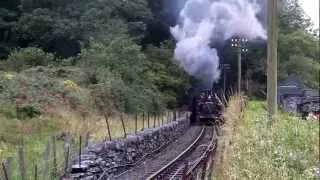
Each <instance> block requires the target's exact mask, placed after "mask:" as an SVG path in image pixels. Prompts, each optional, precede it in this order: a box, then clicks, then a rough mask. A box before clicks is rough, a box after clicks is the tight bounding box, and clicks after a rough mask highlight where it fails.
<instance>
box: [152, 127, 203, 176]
mask: <svg viewBox="0 0 320 180" xmlns="http://www.w3.org/2000/svg"><path fill="white" fill-rule="evenodd" d="M204 131H205V126H203V127H202V129H201V132H200V133H199V136H198V137H197V138H196V139H195V140H194V141H193V143H192V144H190V145H189V146H188V148H186V149H185V150H184V151H183V152H181V153H180V154H179V155H178V156H177V157H176V158H174V159H173V160H171V161H170V162H169V163H167V164H166V165H165V166H163V167H162V168H161V169H159V170H158V171H157V172H155V173H153V174H152V175H150V176H149V177H148V178H147V180H152V179H156V177H157V176H159V175H160V174H161V173H163V172H165V171H166V170H167V169H168V168H169V167H170V166H172V165H173V164H174V163H176V162H177V161H178V160H180V159H181V158H182V157H183V156H184V155H185V154H187V153H188V152H189V151H190V150H191V149H192V148H193V147H194V146H195V145H196V144H197V143H198V142H199V141H200V139H201V137H202V136H203V134H204Z"/></svg>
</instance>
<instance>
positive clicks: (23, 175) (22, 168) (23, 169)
mask: <svg viewBox="0 0 320 180" xmlns="http://www.w3.org/2000/svg"><path fill="white" fill-rule="evenodd" d="M18 160H19V166H20V177H21V180H26V167H25V161H24V160H25V159H24V152H23V146H22V147H18Z"/></svg>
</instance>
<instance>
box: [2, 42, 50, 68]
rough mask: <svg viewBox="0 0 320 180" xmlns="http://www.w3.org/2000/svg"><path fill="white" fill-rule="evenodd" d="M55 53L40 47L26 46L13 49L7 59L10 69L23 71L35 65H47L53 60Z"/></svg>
mask: <svg viewBox="0 0 320 180" xmlns="http://www.w3.org/2000/svg"><path fill="white" fill-rule="evenodd" d="M53 60H54V55H53V54H51V53H46V52H44V51H43V50H42V49H39V48H33V47H29V48H24V49H18V50H15V51H13V52H12V53H11V54H10V55H9V57H8V59H7V67H8V68H9V69H10V70H14V71H18V72H19V71H22V70H24V69H27V68H30V67H34V66H46V65H48V64H49V63H51V62H53Z"/></svg>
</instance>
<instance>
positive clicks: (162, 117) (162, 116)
mask: <svg viewBox="0 0 320 180" xmlns="http://www.w3.org/2000/svg"><path fill="white" fill-rule="evenodd" d="M163 119H164V112H162V113H161V126H163Z"/></svg>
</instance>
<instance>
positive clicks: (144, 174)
mask: <svg viewBox="0 0 320 180" xmlns="http://www.w3.org/2000/svg"><path fill="white" fill-rule="evenodd" d="M215 146H216V142H215V136H214V127H206V126H191V127H190V129H189V130H188V131H187V132H186V133H185V135H184V136H182V137H181V138H179V139H178V140H177V141H176V142H174V143H172V144H171V145H170V146H168V147H167V148H165V149H163V150H162V151H161V152H160V153H158V154H156V155H155V156H154V157H153V158H151V159H149V160H146V161H145V162H143V163H141V164H140V165H138V166H136V167H135V168H133V169H131V170H128V171H126V172H123V173H121V174H119V175H117V176H114V177H112V178H111V179H121V180H126V179H128V180H129V179H130V180H135V179H137V180H138V179H148V180H152V179H161V180H162V179H168V180H173V179H174V180H176V179H185V178H188V177H189V178H188V179H192V176H194V172H195V170H196V169H199V167H200V166H201V165H203V164H205V163H206V162H207V160H208V157H209V154H210V152H212V151H213V150H214V149H215Z"/></svg>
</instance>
